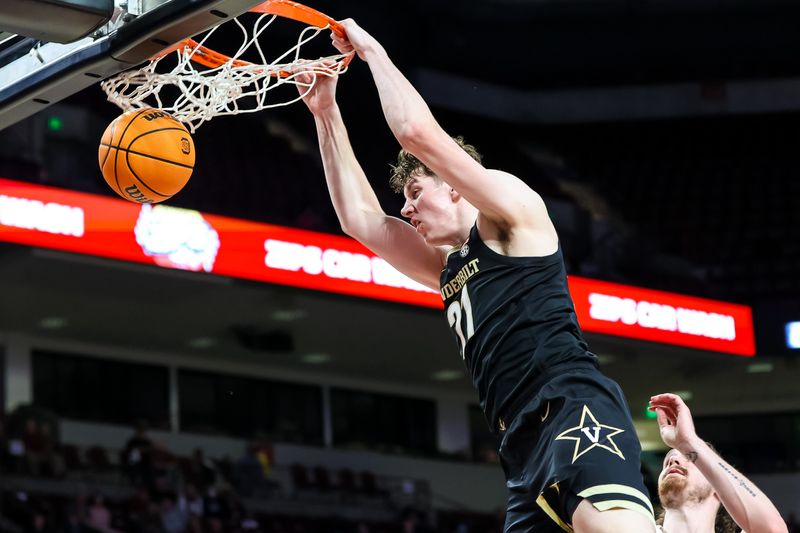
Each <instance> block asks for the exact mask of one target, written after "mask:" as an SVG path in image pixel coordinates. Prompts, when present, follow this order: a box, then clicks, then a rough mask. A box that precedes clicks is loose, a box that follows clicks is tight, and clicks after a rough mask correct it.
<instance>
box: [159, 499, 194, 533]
mask: <svg viewBox="0 0 800 533" xmlns="http://www.w3.org/2000/svg"><path fill="white" fill-rule="evenodd" d="M188 523H189V515H188V513H187V512H186V508H185V507H184V506H182V505H177V502H176V501H175V496H173V495H172V494H166V495H164V497H163V498H162V500H161V526H162V527H163V528H164V531H165V533H184V532H185V531H186V528H187V526H188Z"/></svg>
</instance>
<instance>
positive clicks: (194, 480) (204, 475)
mask: <svg viewBox="0 0 800 533" xmlns="http://www.w3.org/2000/svg"><path fill="white" fill-rule="evenodd" d="M184 476H185V478H186V479H185V481H186V482H187V483H191V484H192V485H194V486H196V487H198V488H199V489H200V490H201V491H203V492H205V491H206V489H208V487H210V486H211V485H213V484H214V482H215V481H216V480H217V474H216V470H215V468H214V464H213V463H211V461H208V460H206V458H205V454H204V453H203V450H202V449H201V448H195V450H194V453H192V461H191V462H190V463H189V466H188V468H187V469H186V471H185V472H184Z"/></svg>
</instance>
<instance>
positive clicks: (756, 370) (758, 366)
mask: <svg viewBox="0 0 800 533" xmlns="http://www.w3.org/2000/svg"><path fill="white" fill-rule="evenodd" d="M773 369H774V365H773V364H772V363H751V364H749V365H747V373H748V374H766V373H767V372H772V370H773Z"/></svg>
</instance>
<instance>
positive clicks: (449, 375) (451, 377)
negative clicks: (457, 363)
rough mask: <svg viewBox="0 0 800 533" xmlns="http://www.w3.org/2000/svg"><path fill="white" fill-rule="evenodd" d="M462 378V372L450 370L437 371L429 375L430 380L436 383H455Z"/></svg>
mask: <svg viewBox="0 0 800 533" xmlns="http://www.w3.org/2000/svg"><path fill="white" fill-rule="evenodd" d="M463 377H464V371H463V370H453V369H451V368H446V369H443V370H437V371H436V372H434V373H433V374H431V378H433V379H435V380H436V381H456V380H458V379H461V378H463Z"/></svg>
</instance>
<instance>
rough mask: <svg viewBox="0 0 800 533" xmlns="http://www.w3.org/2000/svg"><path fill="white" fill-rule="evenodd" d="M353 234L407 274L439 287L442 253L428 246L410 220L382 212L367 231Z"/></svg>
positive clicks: (417, 280) (418, 280)
mask: <svg viewBox="0 0 800 533" xmlns="http://www.w3.org/2000/svg"><path fill="white" fill-rule="evenodd" d="M353 237H355V238H356V239H357V240H359V241H360V242H361V244H363V245H364V246H366V247H367V248H369V249H370V250H372V251H373V252H375V253H376V254H377V255H379V256H380V257H382V258H383V259H384V260H385V261H386V262H387V263H389V264H390V265H392V266H393V267H394V268H396V269H397V270H399V271H400V272H402V273H403V274H405V275H406V276H408V277H409V278H411V279H413V280H414V281H416V282H418V283H421V284H422V285H425V286H426V287H428V288H431V289H433V290H436V291H438V290H439V274H440V273H441V270H442V266H443V262H442V253H441V252H440V251H439V250H438V249H436V248H433V247H431V246H428V245H427V244H426V243H425V239H423V238H422V236H420V235H419V234H418V233H417V231H416V230H415V229H414V227H413V226H412V225H411V224H408V223H407V222H404V221H403V220H400V219H399V218H396V217H391V216H388V215H383V216H381V219H380V220H378V221H376V223H374V224H370V225H369V228H368V229H367V230H366V231H364V232H362V233H361V234H360V235H353Z"/></svg>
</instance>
